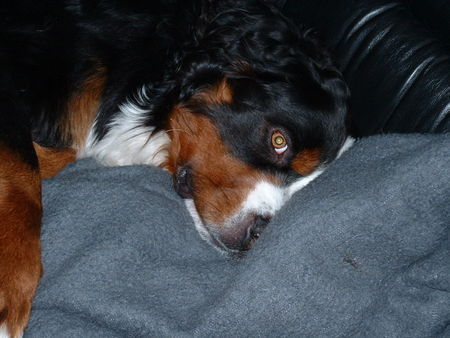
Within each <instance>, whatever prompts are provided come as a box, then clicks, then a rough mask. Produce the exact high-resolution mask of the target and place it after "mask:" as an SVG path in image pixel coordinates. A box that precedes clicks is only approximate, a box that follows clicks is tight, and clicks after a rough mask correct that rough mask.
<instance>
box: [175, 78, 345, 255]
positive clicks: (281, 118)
mask: <svg viewBox="0 0 450 338" xmlns="http://www.w3.org/2000/svg"><path fill="white" fill-rule="evenodd" d="M303 81H308V79H306V78H305V79H303ZM309 81H310V83H306V85H305V84H304V85H303V88H302V87H301V86H299V85H298V84H297V83H289V82H287V81H266V80H265V79H264V80H261V79H259V78H258V77H257V76H255V75H254V74H252V75H251V76H241V75H240V76H229V77H224V78H221V79H220V80H217V81H216V82H215V83H213V84H210V85H207V86H203V87H202V88H200V89H199V90H198V91H197V92H196V93H195V94H194V95H193V96H192V97H191V98H190V99H189V100H188V101H187V102H186V103H184V104H180V105H177V106H176V107H175V108H174V109H173V110H172V113H171V114H170V117H169V121H168V126H167V129H168V133H169V136H170V138H171V144H170V149H169V160H168V165H167V167H168V169H169V171H171V172H172V173H173V176H174V183H175V188H176V190H177V192H178V193H179V195H180V196H182V197H183V198H185V199H186V200H187V205H188V208H189V210H190V212H191V215H192V216H193V218H194V220H195V222H196V226H197V229H198V230H199V231H200V233H201V234H202V236H203V237H204V238H206V239H207V240H209V241H210V242H212V243H213V244H215V245H216V246H217V247H219V248H220V249H223V250H225V251H232V252H234V251H246V250H248V249H249V248H250V247H251V246H252V244H253V243H254V241H255V240H256V239H257V238H258V237H259V234H260V233H261V232H262V231H263V230H264V228H265V227H266V225H267V223H268V222H269V221H270V219H271V218H272V216H273V215H274V214H275V212H276V211H278V210H279V209H280V208H281V207H282V205H283V204H284V203H285V202H286V201H287V199H288V198H289V197H290V196H291V195H292V193H293V191H295V185H296V182H298V181H299V180H300V181H301V180H302V179H303V180H308V179H309V177H311V176H312V175H314V173H315V172H317V171H318V170H321V168H322V167H323V165H324V164H326V163H327V162H330V161H331V160H333V159H334V158H335V157H336V154H337V152H338V151H339V149H340V147H341V146H342V144H343V143H344V140H345V126H344V120H345V119H344V116H345V111H346V103H345V100H346V98H347V92H346V87H345V85H343V84H342V83H340V82H339V81H340V80H339V81H338V83H337V87H336V86H334V85H330V83H328V86H325V85H319V84H318V83H317V82H316V81H315V80H313V78H312V77H311V78H310V79H309ZM305 86H306V87H307V88H308V90H305ZM340 86H343V88H339V87H340Z"/></svg>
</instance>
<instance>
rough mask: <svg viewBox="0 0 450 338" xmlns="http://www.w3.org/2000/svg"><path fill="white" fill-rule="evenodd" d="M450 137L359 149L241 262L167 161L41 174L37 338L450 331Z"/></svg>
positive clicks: (388, 141)
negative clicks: (201, 215) (200, 222)
mask: <svg viewBox="0 0 450 338" xmlns="http://www.w3.org/2000/svg"><path fill="white" fill-rule="evenodd" d="M449 181H450V135H449V134H447V135H439V136H431V135H403V136H399V135H390V136H376V137H371V138H367V139H364V140H361V141H359V142H357V143H356V145H354V146H353V148H351V149H350V150H349V151H348V152H347V153H345V154H344V155H343V156H342V157H341V158H340V159H339V160H337V161H336V162H335V163H334V164H332V165H331V166H330V167H329V168H328V170H327V171H326V172H325V173H324V174H323V175H322V176H320V177H319V178H318V179H317V180H315V181H314V182H312V183H311V184H310V185H309V186H307V187H306V188H305V189H304V190H302V191H300V192H299V193H297V194H296V195H295V196H294V197H293V198H292V199H291V200H290V202H288V204H287V205H286V206H285V207H284V208H283V209H282V210H281V211H280V212H279V214H278V215H277V216H276V217H275V218H274V219H273V221H272V223H271V224H270V226H269V227H268V229H267V230H266V232H265V233H264V234H263V235H262V237H261V238H260V240H259V241H258V242H257V245H256V247H255V248H254V249H252V251H250V252H249V253H248V254H247V255H246V257H244V258H242V259H239V260H236V259H228V258H226V257H224V256H222V255H220V254H219V253H218V252H217V251H216V250H215V249H213V248H212V247H210V246H209V245H208V244H207V243H205V242H204V241H202V240H201V239H200V237H199V236H198V234H197V233H196V231H195V229H194V225H193V222H192V221H191V219H190V216H189V214H188V213H187V211H186V210H185V208H184V204H183V201H182V200H181V199H180V198H179V197H178V196H177V195H176V194H175V193H174V191H173V189H172V187H171V178H170V177H169V175H168V174H167V173H165V172H163V171H161V170H158V169H156V168H151V167H144V166H135V167H120V168H104V167H100V166H99V165H97V164H96V163H95V162H94V161H92V160H83V161H79V162H78V163H75V164H73V165H71V166H69V167H68V168H66V169H65V170H64V171H63V172H62V173H60V174H59V175H58V176H57V177H55V178H54V179H51V180H47V181H46V182H45V183H44V189H43V191H44V205H45V217H44V226H43V230H42V241H43V260H44V266H45V275H44V277H43V279H42V283H41V285H40V288H39V291H38V294H37V297H36V299H35V302H34V307H33V312H32V318H31V322H30V324H29V326H28V329H27V331H26V333H25V336H26V337H108V338H111V337H213V336H227V337H256V336H261V337H284V336H304V337H349V336H356V337H431V336H432V337H444V336H445V337H450V245H449V226H450V215H449V212H450V182H449Z"/></svg>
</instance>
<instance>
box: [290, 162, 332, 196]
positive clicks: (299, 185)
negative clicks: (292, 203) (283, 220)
mask: <svg viewBox="0 0 450 338" xmlns="http://www.w3.org/2000/svg"><path fill="white" fill-rule="evenodd" d="M324 171H325V168H319V169H316V170H315V171H313V172H312V173H311V174H309V175H308V176H305V177H302V178H299V179H298V180H297V181H295V182H294V183H292V184H291V185H290V186H289V187H288V195H289V198H291V197H292V195H294V194H295V193H296V192H297V191H299V190H301V189H303V188H304V187H306V186H307V185H308V184H309V183H311V182H312V181H314V180H315V179H316V178H317V177H319V176H320V175H321V174H322V173H323V172H324Z"/></svg>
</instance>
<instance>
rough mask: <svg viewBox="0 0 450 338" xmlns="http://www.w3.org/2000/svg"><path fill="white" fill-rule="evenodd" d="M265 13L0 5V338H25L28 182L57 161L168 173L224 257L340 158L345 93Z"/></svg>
mask: <svg viewBox="0 0 450 338" xmlns="http://www.w3.org/2000/svg"><path fill="white" fill-rule="evenodd" d="M276 2H277V1H274V0H40V1H35V0H15V1H4V2H3V3H2V4H1V5H0V17H1V19H0V67H1V71H0V336H2V337H3V336H10V337H17V336H20V334H21V332H22V331H23V329H24V327H25V326H26V323H27V320H28V317H29V312H30V308H31V301H32V297H33V295H34V293H35V290H36V287H37V284H38V280H39V278H40V275H41V273H42V268H41V262H40V242H39V235H40V222H41V215H42V210H41V179H42V178H48V177H51V176H52V175H54V174H55V173H56V172H58V170H60V169H61V168H62V167H64V166H65V165H66V164H67V163H68V162H70V161H73V160H75V159H77V158H84V157H94V158H96V159H97V160H98V161H99V162H101V163H103V164H105V165H131V164H148V165H154V166H157V167H161V168H163V169H165V170H167V171H168V172H169V173H171V175H172V176H173V181H174V187H175V190H176V191H177V193H178V194H179V195H180V196H181V197H182V198H184V199H185V200H186V205H187V208H188V210H189V211H190V213H191V215H192V217H193V219H194V223H195V225H196V227H197V230H198V231H199V233H200V235H201V236H202V237H203V238H204V239H206V240H208V241H209V242H210V243H211V244H213V245H214V246H215V247H217V248H218V249H219V250H222V251H225V252H231V253H233V252H242V251H246V250H248V249H249V248H250V247H251V246H252V244H253V243H254V241H255V240H256V239H257V238H258V237H259V235H260V233H261V232H262V231H263V229H264V228H265V227H266V225H267V224H268V222H269V221H270V219H271V217H272V216H273V215H274V213H275V212H276V211H277V210H279V209H280V208H281V207H282V205H283V204H284V203H285V202H286V201H287V200H288V199H289V197H290V196H291V195H292V194H293V193H294V192H295V191H297V190H299V189H301V188H302V187H303V186H305V185H306V184H307V183H308V182H310V181H311V180H312V179H313V178H315V177H316V176H318V175H319V174H320V173H321V172H322V171H323V169H324V168H325V166H326V165H327V164H328V163H330V162H331V161H332V160H333V159H335V158H336V157H337V156H338V155H339V153H340V152H342V149H345V147H346V146H347V145H348V144H349V142H346V139H347V131H346V120H347V118H346V116H347V99H348V96H349V91H348V88H347V86H346V84H345V82H344V81H343V79H342V76H341V74H340V72H339V71H338V70H337V69H336V67H335V66H334V64H333V63H332V61H331V59H330V57H329V55H328V53H327V52H326V51H325V50H324V49H323V47H322V46H321V45H320V43H318V42H317V39H316V38H315V36H314V34H313V33H312V32H311V31H307V30H306V31H302V30H299V29H298V28H297V27H296V26H295V25H293V24H292V23H291V22H290V21H289V20H288V19H286V17H285V16H284V15H282V14H281V13H280V10H279V9H278V8H277V6H276ZM2 332H3V333H2Z"/></svg>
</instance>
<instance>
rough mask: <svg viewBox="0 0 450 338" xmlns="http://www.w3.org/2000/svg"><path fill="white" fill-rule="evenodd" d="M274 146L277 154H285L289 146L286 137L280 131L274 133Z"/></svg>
mask: <svg viewBox="0 0 450 338" xmlns="http://www.w3.org/2000/svg"><path fill="white" fill-rule="evenodd" d="M272 146H273V147H274V149H275V151H276V153H277V154H283V153H284V152H285V151H286V150H287V148H288V145H287V141H286V138H285V137H284V136H283V134H282V133H280V132H279V131H276V132H274V133H273V134H272Z"/></svg>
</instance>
